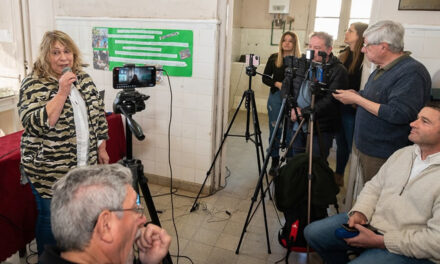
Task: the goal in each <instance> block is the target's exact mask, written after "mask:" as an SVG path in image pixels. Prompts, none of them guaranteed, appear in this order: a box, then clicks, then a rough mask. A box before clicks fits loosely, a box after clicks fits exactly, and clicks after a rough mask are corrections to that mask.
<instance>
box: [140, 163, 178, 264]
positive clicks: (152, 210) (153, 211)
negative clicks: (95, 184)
mask: <svg viewBox="0 0 440 264" xmlns="http://www.w3.org/2000/svg"><path fill="white" fill-rule="evenodd" d="M137 164H138V165H139V167H138V168H139V170H138V172H139V173H140V172H142V174H138V175H137V176H138V180H139V186H140V187H141V190H142V194H143V195H144V200H145V204H146V205H147V208H148V213H149V214H150V217H151V221H152V222H153V224H155V225H157V226H161V225H160V221H159V217H158V216H157V211H156V207H155V206H154V202H153V198H152V197H151V193H150V189H149V188H148V183H147V178H146V177H145V176H144V175H143V171H144V170H143V167H144V166H143V165H142V164H141V162H140V160H138V162H137ZM162 263H164V264H165V263H166V264H172V263H173V261H172V259H171V256H170V253H169V252H168V253H167V255H166V256H165V258H164V259H163V260H162Z"/></svg>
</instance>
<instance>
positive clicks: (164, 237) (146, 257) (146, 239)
mask: <svg viewBox="0 0 440 264" xmlns="http://www.w3.org/2000/svg"><path fill="white" fill-rule="evenodd" d="M136 244H137V246H138V248H139V259H140V261H141V262H142V263H143V264H157V263H160V262H161V261H162V259H163V258H164V257H165V256H166V254H167V253H168V248H169V247H170V244H171V236H170V235H168V233H167V231H165V229H162V228H160V227H159V226H157V225H153V224H149V225H147V227H145V228H142V229H141V236H140V237H139V239H138V240H137V241H136Z"/></svg>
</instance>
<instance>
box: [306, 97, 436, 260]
mask: <svg viewBox="0 0 440 264" xmlns="http://www.w3.org/2000/svg"><path fill="white" fill-rule="evenodd" d="M410 126H411V132H410V134H409V137H408V138H409V140H411V141H412V142H414V145H412V146H408V147H405V148H402V149H400V150H398V151H396V152H395V153H394V154H393V155H392V156H391V157H390V158H388V160H387V161H386V162H385V164H384V165H383V166H382V167H381V168H380V170H379V172H378V173H377V174H376V175H375V176H374V177H373V179H372V180H371V181H369V182H368V183H366V184H365V187H364V189H363V190H362V192H361V193H360V194H359V197H358V198H357V201H356V204H355V205H354V207H353V208H352V210H351V211H350V212H349V213H348V215H347V214H345V213H342V214H338V215H335V216H332V217H329V218H326V219H323V220H320V221H316V222H313V223H311V224H310V225H308V226H307V227H306V228H305V230H304V235H305V237H306V239H307V241H308V243H309V245H310V246H311V247H312V248H313V249H314V250H315V251H317V252H318V254H319V255H320V256H321V257H322V258H323V259H324V260H325V262H326V263H327V264H330V263H348V262H349V258H348V255H347V251H355V252H356V253H357V254H359V256H358V257H356V258H355V259H354V260H352V261H351V262H350V263H357V264H359V263H375V264H381V263H384V264H385V263H386V264H390V263H417V264H422V263H423V264H424V263H440V103H439V102H431V103H428V104H427V105H426V106H425V107H424V108H423V109H422V110H421V111H420V112H419V114H418V117H417V119H416V120H415V121H413V122H412V123H411V124H410ZM344 223H348V225H349V227H352V228H355V229H357V230H358V234H357V235H355V236H354V237H352V238H345V239H343V238H338V237H336V235H335V230H336V229H338V228H340V227H341V225H342V224H344ZM363 224H369V226H370V229H369V228H366V227H364V226H363ZM372 229H375V230H377V231H376V232H374V231H372ZM356 233H357V232H356Z"/></svg>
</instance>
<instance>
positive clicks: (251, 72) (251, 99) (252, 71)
mask: <svg viewBox="0 0 440 264" xmlns="http://www.w3.org/2000/svg"><path fill="white" fill-rule="evenodd" d="M253 57H254V55H253V54H250V55H249V65H248V66H247V67H246V74H247V75H248V76H249V86H248V89H247V90H246V91H244V93H243V96H242V97H241V101H240V103H239V104H238V106H237V109H236V110H235V112H234V115H233V116H232V119H231V122H230V123H229V126H228V128H227V130H226V133H225V134H224V136H223V139H222V142H221V144H220V147H219V149H218V150H217V152H216V154H215V156H214V160H213V161H212V163H211V166H210V168H209V170H208V171H207V172H206V177H205V180H204V181H203V184H202V187H201V188H200V191H199V193H198V194H197V197H196V199H195V201H194V204H193V205H192V207H191V210H190V212H193V211H194V210H196V209H197V206H198V204H197V200H198V199H199V196H200V194H201V192H202V190H203V188H204V186H205V184H206V181H207V179H208V177H209V175H210V174H211V171H212V169H213V168H214V165H215V162H216V160H217V157H218V155H219V154H220V151H221V150H222V147H223V144H224V142H225V141H226V138H227V137H228V136H233V137H244V138H246V142H247V141H248V140H250V141H252V142H253V143H254V144H255V150H256V152H257V164H258V172H259V174H260V175H266V182H267V184H269V180H268V177H267V173H266V169H264V170H262V169H261V161H262V160H264V150H263V143H262V140H261V130H260V123H259V121H258V114H257V106H256V103H255V94H254V91H253V90H252V88H251V87H252V77H253V76H255V75H256V74H257V72H256V67H255V66H254V65H253ZM258 74H260V73H258ZM260 75H262V74H260ZM244 101H245V107H246V131H245V134H244V135H231V134H229V131H230V130H231V128H232V125H233V124H234V121H235V118H236V117H237V114H238V111H239V110H240V107H241V105H242V104H243V102H244ZM251 114H252V120H253V126H254V133H253V134H250V132H249V124H250V116H251ZM251 136H254V138H253V139H252V138H251ZM260 191H261V199H262V200H263V201H264V196H265V192H264V191H263V187H262V186H261V188H260ZM269 197H270V199H272V197H271V196H270V193H269ZM263 213H264V223H265V227H266V239H267V246H268V251H269V253H270V243H269V231H268V228H267V218H266V207H265V204H264V202H263ZM248 224H249V219H247V220H246V223H245V227H244V229H246V227H247V225H248ZM241 239H242V238H240V243H241Z"/></svg>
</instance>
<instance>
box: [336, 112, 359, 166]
mask: <svg viewBox="0 0 440 264" xmlns="http://www.w3.org/2000/svg"><path fill="white" fill-rule="evenodd" d="M340 112H341V121H342V127H341V129H340V130H339V131H338V132H337V133H336V145H337V146H338V147H337V149H336V173H338V174H341V175H344V171H345V166H347V162H348V158H349V157H350V153H351V147H352V144H353V132H354V120H355V117H356V109H354V108H353V107H352V106H351V105H340Z"/></svg>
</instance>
